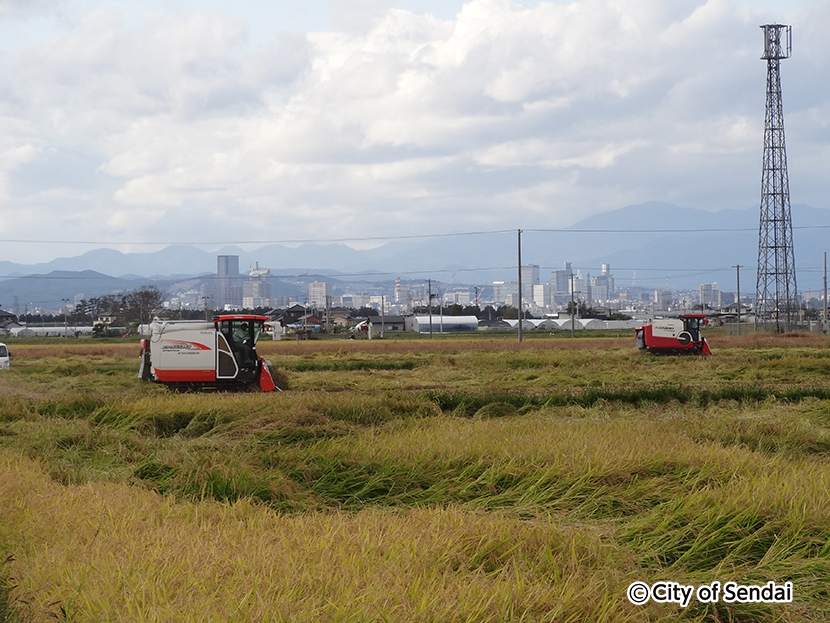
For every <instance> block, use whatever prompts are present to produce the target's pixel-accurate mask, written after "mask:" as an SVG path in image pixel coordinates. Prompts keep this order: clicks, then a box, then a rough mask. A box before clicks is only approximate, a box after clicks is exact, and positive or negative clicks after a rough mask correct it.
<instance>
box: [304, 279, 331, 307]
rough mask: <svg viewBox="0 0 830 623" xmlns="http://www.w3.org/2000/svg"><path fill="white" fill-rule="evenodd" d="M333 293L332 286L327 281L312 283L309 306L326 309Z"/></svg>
mask: <svg viewBox="0 0 830 623" xmlns="http://www.w3.org/2000/svg"><path fill="white" fill-rule="evenodd" d="M331 293H332V285H331V284H330V283H326V282H325V281H312V282H311V283H309V284H308V304H309V305H310V306H311V307H320V308H324V307H326V304H327V303H328V301H329V297H330V296H331Z"/></svg>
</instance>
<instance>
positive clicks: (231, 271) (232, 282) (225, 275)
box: [213, 255, 242, 309]
mask: <svg viewBox="0 0 830 623" xmlns="http://www.w3.org/2000/svg"><path fill="white" fill-rule="evenodd" d="M241 282H242V278H241V277H240V275H239V256H238V255H219V256H217V258H216V281H215V288H214V290H215V292H214V297H215V300H214V301H213V308H214V309H225V308H231V309H238V308H240V307H242V287H241Z"/></svg>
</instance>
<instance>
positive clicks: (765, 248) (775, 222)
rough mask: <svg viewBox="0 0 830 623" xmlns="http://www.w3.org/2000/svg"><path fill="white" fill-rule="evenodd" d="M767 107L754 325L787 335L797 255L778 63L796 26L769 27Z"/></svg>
mask: <svg viewBox="0 0 830 623" xmlns="http://www.w3.org/2000/svg"><path fill="white" fill-rule="evenodd" d="M761 28H762V29H763V31H764V55H763V56H762V57H761V59H762V60H766V61H767V107H766V116H765V123H764V167H763V175H762V177H761V222H760V227H759V229H758V280H757V285H756V287H755V326H756V328H757V327H758V325H762V326H763V329H764V330H765V331H766V330H768V329H774V330H775V331H776V332H779V333H780V332H781V331H782V330H784V331H789V330H790V327H791V326H792V324H793V322H794V321H795V319H796V314H797V310H798V301H797V296H798V290H797V288H796V283H795V253H794V251H793V225H792V214H791V211H790V184H789V177H788V175H787V149H786V145H785V143H784V110H783V105H782V100H781V73H780V67H779V64H780V61H781V60H782V59H785V58H789V57H790V54H791V53H792V26H785V25H782V24H767V25H765V26H761Z"/></svg>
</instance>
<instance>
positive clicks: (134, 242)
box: [0, 225, 830, 246]
mask: <svg viewBox="0 0 830 623" xmlns="http://www.w3.org/2000/svg"><path fill="white" fill-rule="evenodd" d="M793 229H799V230H810V229H830V225H801V226H794V227H793ZM516 231H517V230H516V229H492V230H483V231H464V232H450V233H442V234H407V235H399V236H354V237H350V238H286V239H281V240H207V241H205V240H191V241H187V240H153V241H150V240H35V239H24V238H0V242H2V243H8V244H105V245H106V244H108V245H134V246H145V245H146V246H154V245H192V246H205V245H218V244H219V245H221V244H313V243H332V242H380V241H391V240H417V239H425V238H450V237H454V236H483V235H488V234H507V233H511V234H512V233H515V232H516ZM757 231H758V228H757V227H732V228H730V227H701V228H688V229H682V228H679V229H673V228H660V229H571V228H550V229H544V228H537V229H522V232H525V233H527V232H535V233H558V234H707V233H736V232H757Z"/></svg>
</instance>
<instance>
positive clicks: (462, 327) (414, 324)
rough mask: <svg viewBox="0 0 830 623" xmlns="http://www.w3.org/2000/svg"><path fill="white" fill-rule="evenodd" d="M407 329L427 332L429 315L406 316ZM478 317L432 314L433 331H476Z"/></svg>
mask: <svg viewBox="0 0 830 623" xmlns="http://www.w3.org/2000/svg"><path fill="white" fill-rule="evenodd" d="M407 320H408V324H409V327H408V330H409V331H415V332H416V333H429V316H408V317H407ZM477 330H478V318H476V317H475V316H444V318H443V319H442V318H441V317H440V316H438V315H433V316H432V332H433V333H455V332H457V331H477Z"/></svg>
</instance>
